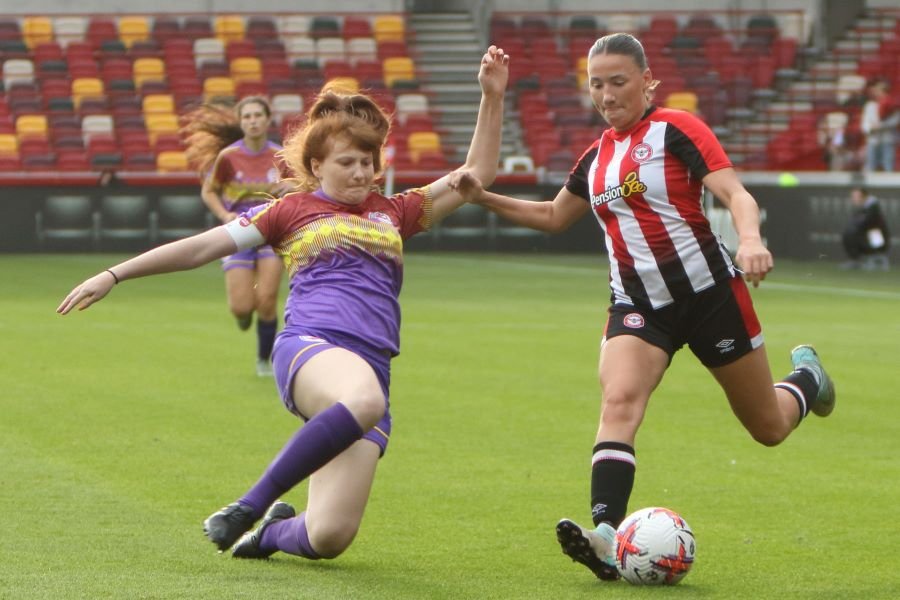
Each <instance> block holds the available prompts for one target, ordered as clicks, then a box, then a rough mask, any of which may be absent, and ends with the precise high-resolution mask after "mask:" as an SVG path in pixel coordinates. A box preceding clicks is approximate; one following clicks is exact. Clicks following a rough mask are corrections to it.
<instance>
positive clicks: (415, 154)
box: [406, 131, 441, 163]
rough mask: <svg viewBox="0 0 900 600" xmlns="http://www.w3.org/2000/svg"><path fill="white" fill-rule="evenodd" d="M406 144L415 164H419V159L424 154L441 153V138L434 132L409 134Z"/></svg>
mask: <svg viewBox="0 0 900 600" xmlns="http://www.w3.org/2000/svg"><path fill="white" fill-rule="evenodd" d="M406 144H407V148H408V149H409V157H410V158H411V159H412V161H413V162H414V163H417V162H419V157H420V156H421V155H422V153H424V152H430V151H438V152H440V151H441V137H440V136H439V135H438V134H437V133H435V132H434V131H416V132H413V133H411V134H409V139H408V140H407V142H406Z"/></svg>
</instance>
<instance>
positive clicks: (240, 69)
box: [229, 56, 263, 84]
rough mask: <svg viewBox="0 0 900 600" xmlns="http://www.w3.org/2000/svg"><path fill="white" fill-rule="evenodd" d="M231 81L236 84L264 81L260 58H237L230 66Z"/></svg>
mask: <svg viewBox="0 0 900 600" xmlns="http://www.w3.org/2000/svg"><path fill="white" fill-rule="evenodd" d="M229 68H230V71H231V79H232V80H234V82H235V83H236V84H240V83H243V82H246V81H262V78H263V76H262V75H263V74H262V63H261V62H260V60H259V59H258V58H255V57H250V56H243V57H239V58H235V59H234V60H232V61H231V64H230V65H229Z"/></svg>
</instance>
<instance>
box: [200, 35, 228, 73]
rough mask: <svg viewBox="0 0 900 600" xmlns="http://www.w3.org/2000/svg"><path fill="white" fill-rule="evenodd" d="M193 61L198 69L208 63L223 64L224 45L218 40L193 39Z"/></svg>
mask: <svg viewBox="0 0 900 600" xmlns="http://www.w3.org/2000/svg"><path fill="white" fill-rule="evenodd" d="M194 61H195V63H196V65H197V68H198V69H199V68H200V67H202V66H203V65H204V64H205V63H208V62H224V61H225V44H224V43H222V40H220V39H218V38H199V39H195V40H194Z"/></svg>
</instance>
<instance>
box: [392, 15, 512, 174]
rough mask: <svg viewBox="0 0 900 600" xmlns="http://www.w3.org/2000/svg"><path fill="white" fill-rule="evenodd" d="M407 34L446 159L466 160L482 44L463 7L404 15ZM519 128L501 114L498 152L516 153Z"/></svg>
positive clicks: (477, 94)
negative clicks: (460, 8) (461, 8)
mask: <svg viewBox="0 0 900 600" xmlns="http://www.w3.org/2000/svg"><path fill="white" fill-rule="evenodd" d="M409 23H410V29H411V30H412V31H414V32H415V34H414V36H413V37H412V38H411V40H410V47H411V51H412V52H413V53H414V54H415V56H416V67H417V69H418V71H419V72H420V73H421V77H422V80H421V89H422V91H423V92H424V93H425V94H426V95H428V96H429V98H430V99H431V100H430V104H431V105H432V106H435V107H437V109H436V111H435V115H434V116H435V117H436V119H437V122H436V126H437V129H438V130H439V132H440V134H441V140H442V144H443V146H444V150H445V152H446V154H447V158H448V159H449V160H450V162H451V164H453V165H457V164H462V163H464V162H465V160H466V153H467V152H468V149H469V142H470V141H471V139H472V132H473V131H474V129H475V120H476V118H477V115H478V104H479V99H480V98H481V91H480V88H479V86H478V80H477V78H476V77H475V76H474V73H476V72H477V71H475V69H476V65H478V61H479V59H480V58H481V55H482V54H484V50H485V48H484V47H482V44H481V42H480V41H479V36H478V33H477V29H476V25H475V22H474V21H473V19H472V16H471V14H470V13H468V12H453V13H434V12H427V13H418V14H412V15H410V17H409ZM520 140H521V133H520V132H519V130H518V126H517V125H516V124H515V123H513V119H508V118H507V119H505V120H504V131H503V144H502V146H501V148H500V155H501V156H509V155H514V154H520V153H521V148H522V144H521V141H520Z"/></svg>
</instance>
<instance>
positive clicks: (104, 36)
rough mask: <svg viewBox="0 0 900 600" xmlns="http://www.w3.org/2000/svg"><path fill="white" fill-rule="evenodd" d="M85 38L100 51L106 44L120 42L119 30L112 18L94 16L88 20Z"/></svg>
mask: <svg viewBox="0 0 900 600" xmlns="http://www.w3.org/2000/svg"><path fill="white" fill-rule="evenodd" d="M84 37H85V40H86V41H88V42H89V43H90V44H91V45H92V46H93V47H94V48H95V49H100V47H101V46H102V45H103V44H104V43H105V42H110V41H115V42H119V29H118V27H116V22H115V21H114V20H113V19H112V18H109V17H103V16H100V15H94V16H92V17H90V18H89V19H88V26H87V31H86V32H85V34H84ZM119 43H121V42H119ZM123 46H124V44H123Z"/></svg>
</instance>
